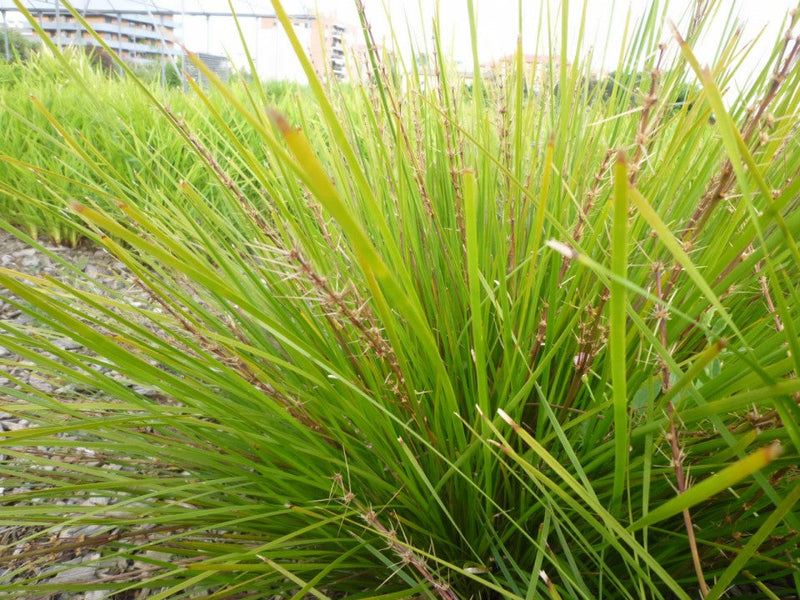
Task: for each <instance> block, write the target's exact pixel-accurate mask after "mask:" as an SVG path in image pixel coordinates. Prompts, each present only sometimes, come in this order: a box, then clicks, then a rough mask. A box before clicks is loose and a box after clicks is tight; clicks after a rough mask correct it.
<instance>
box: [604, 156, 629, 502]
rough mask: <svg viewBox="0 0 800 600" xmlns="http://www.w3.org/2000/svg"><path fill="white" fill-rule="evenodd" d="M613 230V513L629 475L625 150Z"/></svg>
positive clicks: (618, 166)
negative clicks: (622, 282) (624, 283)
mask: <svg viewBox="0 0 800 600" xmlns="http://www.w3.org/2000/svg"><path fill="white" fill-rule="evenodd" d="M613 219H614V220H613V226H612V229H611V243H612V247H611V271H612V273H613V274H614V275H615V276H616V277H615V278H614V279H613V280H612V281H611V290H610V292H611V300H610V309H611V317H610V331H609V340H608V345H609V352H610V355H611V386H612V399H613V406H614V488H613V490H612V493H611V507H610V512H611V514H618V513H619V510H620V508H621V505H622V494H623V492H624V490H625V486H626V479H627V475H628V445H629V441H628V440H629V437H628V436H629V430H628V375H627V368H628V360H627V350H626V337H627V328H626V312H627V311H626V304H627V300H626V290H625V286H623V285H622V284H621V283H619V282H620V281H622V280H624V279H627V273H628V165H627V159H626V158H625V154H624V153H623V152H619V153H617V159H616V163H615V164H614V210H613Z"/></svg>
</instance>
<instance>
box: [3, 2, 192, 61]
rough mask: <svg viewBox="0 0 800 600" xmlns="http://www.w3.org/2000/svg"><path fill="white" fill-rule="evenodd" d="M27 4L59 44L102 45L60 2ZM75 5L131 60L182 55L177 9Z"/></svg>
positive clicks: (132, 4) (128, 4)
mask: <svg viewBox="0 0 800 600" xmlns="http://www.w3.org/2000/svg"><path fill="white" fill-rule="evenodd" d="M25 6H26V7H27V8H28V10H29V11H30V12H31V13H32V14H33V16H34V17H35V18H36V20H37V22H38V23H39V25H40V26H41V28H42V29H43V30H44V32H45V33H46V34H47V35H48V36H49V37H50V39H51V40H53V42H54V43H55V44H56V45H58V46H84V47H90V48H92V47H99V46H100V44H99V43H98V42H97V40H95V39H94V38H93V37H92V36H91V35H90V33H89V32H88V31H86V29H84V27H83V26H82V25H81V24H80V23H79V22H78V20H77V19H76V18H75V17H74V16H73V15H72V13H70V12H69V11H68V10H67V9H66V8H64V7H63V6H60V4H59V2H57V1H44V0H26V2H25ZM74 7H75V9H76V10H77V11H78V12H79V13H80V14H81V15H82V16H83V18H84V19H86V21H87V22H88V23H89V25H91V27H92V28H93V29H94V30H95V31H96V32H97V33H98V34H100V36H101V37H102V38H103V41H105V43H106V44H108V46H109V47H110V48H111V49H112V50H114V51H115V52H116V53H117V54H119V55H120V56H121V57H122V58H123V59H125V60H126V61H128V62H130V63H133V64H140V63H147V62H152V61H156V60H165V59H171V58H173V57H174V56H176V55H180V54H181V52H180V50H179V49H178V48H177V47H176V46H175V43H174V38H175V36H174V31H175V18H174V17H175V12H174V11H171V10H167V9H162V8H158V7H157V6H155V5H147V4H143V3H140V2H135V1H134V0H77V1H76V2H75V3H74ZM0 10H2V11H3V12H4V13H5V12H6V11H7V10H16V6H15V5H14V4H13V2H11V1H10V0H2V2H0ZM4 16H5V14H4Z"/></svg>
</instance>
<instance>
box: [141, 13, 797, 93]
mask: <svg viewBox="0 0 800 600" xmlns="http://www.w3.org/2000/svg"><path fill="white" fill-rule="evenodd" d="M156 1H157V2H158V1H159V0H156ZM233 1H234V6H236V7H237V8H239V7H241V8H240V10H245V11H246V10H253V11H264V12H271V11H272V5H271V3H270V2H269V0H233ZM695 1H696V0H672V1H671V2H668V3H665V2H663V1H662V2H659V4H660V5H662V6H663V5H664V4H668V5H669V10H668V12H667V16H668V18H670V19H672V20H673V21H675V22H676V23H679V24H680V23H681V21H682V20H683V23H685V22H686V21H685V15H686V14H687V11H688V9H689V7H690V6H692V5H693V4H694V2H695ZM161 2H170V0H161ZM161 2H159V3H161ZM363 2H364V5H365V7H366V12H367V16H368V18H369V20H370V22H371V24H372V28H373V33H374V35H375V37H376V39H377V41H379V42H380V41H381V40H382V39H386V41H387V42H388V41H389V40H388V38H389V36H390V28H389V25H388V22H389V19H391V23H392V26H393V28H394V31H395V33H396V34H397V36H398V37H399V38H400V39H399V43H400V45H401V50H402V51H404V52H407V41H408V38H409V32H410V34H411V36H412V37H413V38H414V39H415V40H416V42H415V43H417V44H422V43H423V41H422V40H425V41H427V42H428V43H430V35H431V28H430V23H431V20H432V18H433V15H434V12H435V7H436V5H437V4H438V5H439V15H440V23H441V30H442V36H443V38H444V39H443V43H444V44H445V47H446V48H448V49H450V50H451V52H452V54H453V57H454V58H455V59H456V60H458V61H460V62H462V63H463V64H464V65H465V66H471V64H472V55H471V44H470V33H469V25H468V23H469V22H468V18H467V14H468V13H467V0H438V2H437V1H436V0H408V1H405V0H363ZM473 2H474V6H475V10H476V14H477V22H478V51H479V55H480V60H481V61H486V60H490V59H492V58H496V57H499V56H503V55H508V54H511V53H513V52H514V49H515V45H516V38H517V30H518V0H473ZM171 3H172V5H173V6H174V8H175V9H176V10H178V11H180V7H181V4H183V5H184V6H186V8H187V9H188V8H189V7H190V6H192V7H194V6H202V7H204V8H205V9H212V10H227V1H226V0H171ZM548 3H549V5H550V9H551V14H552V18H553V19H554V21H553V29H555V30H558V27H556V26H555V23H556V22H557V21H558V18H557V15H558V13H559V11H560V10H561V9H560V2H559V0H522V6H523V48H524V51H525V52H528V53H548V51H549V49H550V47H551V46H550V45H549V44H548V43H547V42H546V41H544V42H543V43H540V46H539V48H538V49H537V48H536V47H535V41H536V36H537V28H538V23H539V20H540V19H539V17H540V14H546V13H542V12H540V11H541V10H542V7H546V6H547V4H548ZM283 4H284V7H285V8H286V10H287V11H288V12H290V13H301V12H312V13H313V12H314V11H315V10H319V11H320V12H322V13H326V14H335V15H337V16H338V17H340V18H341V19H342V20H344V21H347V22H351V23H353V24H357V23H358V17H357V13H356V10H355V2H354V0H284V2H283ZM651 4H653V1H652V0H586V23H587V26H586V40H585V41H584V43H583V48H584V50H588V48H589V47H590V46H593V47H594V49H595V51H594V55H593V56H594V60H593V63H594V64H593V66H594V67H595V68H597V69H601V68H605V69H607V70H612V69H613V68H614V66H615V64H616V61H617V59H618V56H619V48H620V38H621V34H622V29H623V27H624V23H625V18H626V15H627V12H628V11H629V10H630V14H631V17H632V22H635V21H636V19H637V18H638V17H640V16H641V15H642V14H643V13H644V11H645V10H646V9H647V7H648V6H650V5H651ZM718 4H719V5H720V8H719V10H718V13H717V17H716V19H715V20H714V27H713V28H712V29H710V30H709V32H708V35H707V36H706V37H705V43H701V44H700V45H699V46H698V47H697V48H696V49H695V50H696V53H697V55H698V58H699V59H700V61H701V63H713V61H714V55H715V52H716V50H717V48H716V42H717V41H718V40H719V39H720V37H721V34H722V31H723V29H724V26H725V23H726V21H727V16H728V11H729V10H731V7H732V6H733V7H734V9H733V11H732V12H733V14H734V16H735V17H737V18H738V20H739V21H741V22H742V25H743V26H744V36H743V39H744V40H745V41H752V40H754V39H755V38H756V37H758V35H759V33H760V32H761V30H762V29H764V28H766V30H765V31H764V33H763V34H762V35H761V38H762V39H761V40H760V42H759V43H758V44H757V45H756V47H755V49H754V51H753V52H751V55H750V58H749V59H748V61H747V63H746V64H745V66H744V68H743V69H742V77H740V81H739V84H740V85H741V84H743V83H744V81H743V80H742V79H744V75H745V73H748V72H751V71H752V70H753V69H754V68H755V66H756V65H757V64H759V63H760V62H761V61H762V60H763V58H764V57H765V56H766V54H767V53H768V51H769V49H770V48H771V44H772V43H773V41H774V40H775V39H776V37H777V35H780V33H782V32H780V25H781V22H782V21H783V19H784V17H785V15H786V13H787V11H788V10H790V9H791V8H797V7H798V0H738V1H737V2H732V1H728V0H723V1H721V2H719V3H718ZM583 6H584V2H583V1H582V0H572V1H571V2H569V7H570V11H569V12H570V17H569V33H568V36H567V37H568V46H569V51H570V55H571V56H572V55H573V53H574V49H575V40H576V39H577V32H578V28H579V22H580V17H581V13H582V11H583ZM387 11H388V13H389V19H387ZM422 23H424V24H425V29H426V34H427V35H423V33H422V26H421V24H422ZM242 24H243V27H244V28H245V29H250V28H248V27H247V25H248V23H247V20H243V23H242ZM254 25H255V24H254V23H253V26H252V27H253V29H255V27H254ZM546 29H547V27H546V25H545V26H543V28H542V30H543V32H544V31H545V30H546ZM682 29H685V27H684V28H682ZM251 31H252V30H251ZM184 35H185V40H186V43H187V46H188V47H189V48H190V49H195V50H201V51H205V50H206V47H207V46H208V49H209V50H210V51H211V52H212V53H224V50H223V48H224V47H225V46H226V45H227V48H226V49H227V52H228V53H230V54H231V56H233V57H234V59H236V58H237V57H238V56H240V55H241V50H240V49H238V48H236V45H237V40H236V34H235V32H234V31H232V30H231V28H230V27H228V26H226V24H225V23H224V22H223V20H212V28H211V32H210V35H209V32H208V31H207V30H206V27H205V22H204V20H203V19H194V20H188V21H187V28H186V31H185V33H184ZM671 39H672V38H671V35H670V33H669V30H668V29H667V28H666V27H664V29H663V30H662V33H661V36H660V38H659V40H660V41H667V42H669V41H671ZM554 43H558V42H557V41H554ZM603 49H605V59H604V60H603V58H602V56H601V55H602V53H603V52H602V51H603Z"/></svg>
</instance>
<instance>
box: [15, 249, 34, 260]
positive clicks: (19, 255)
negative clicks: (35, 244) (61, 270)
mask: <svg viewBox="0 0 800 600" xmlns="http://www.w3.org/2000/svg"><path fill="white" fill-rule="evenodd" d="M35 254H36V248H23V249H22V250H17V251H16V252H12V253H11V256H13V257H14V258H23V257H25V256H33V255H35Z"/></svg>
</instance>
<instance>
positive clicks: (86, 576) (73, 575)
mask: <svg viewBox="0 0 800 600" xmlns="http://www.w3.org/2000/svg"><path fill="white" fill-rule="evenodd" d="M96 574H97V569H95V568H94V567H73V568H72V569H67V570H65V571H61V572H60V573H57V574H56V575H55V576H54V577H53V578H51V579H50V581H48V583H89V582H92V581H94V580H95V579H96Z"/></svg>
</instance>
